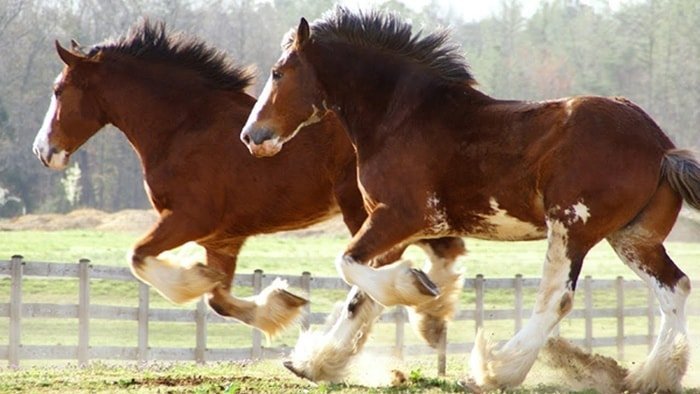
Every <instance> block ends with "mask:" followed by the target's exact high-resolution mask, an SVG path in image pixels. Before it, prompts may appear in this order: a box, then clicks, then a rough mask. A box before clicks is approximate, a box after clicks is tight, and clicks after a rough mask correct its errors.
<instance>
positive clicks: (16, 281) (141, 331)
mask: <svg viewBox="0 0 700 394" xmlns="http://www.w3.org/2000/svg"><path fill="white" fill-rule="evenodd" d="M3 276H4V277H10V279H11V286H10V299H9V303H0V318H5V317H7V318H9V324H8V329H9V333H8V334H9V335H8V344H7V346H2V345H0V360H8V364H9V365H10V366H11V367H18V366H19V365H20V361H21V360H37V359H42V360H46V359H48V360H61V359H63V360H77V361H78V363H79V364H81V365H84V364H86V363H88V362H89V361H90V360H95V359H100V360H134V361H141V362H143V361H147V360H195V361H196V362H199V363H204V362H206V361H221V360H236V359H250V358H252V359H261V358H277V357H280V356H282V355H284V354H288V353H289V351H290V350H291V349H289V348H287V347H265V346H263V341H262V335H261V333H260V332H259V331H258V330H252V338H251V346H250V347H245V348H209V347H208V346H207V325H208V324H239V323H236V322H234V321H232V320H228V319H224V318H222V317H220V316H218V315H216V314H214V313H210V312H209V310H208V308H207V306H206V304H205V303H204V301H203V300H200V302H198V303H197V306H196V309H194V310H184V309H159V308H153V307H151V306H150V299H149V287H148V286H147V285H145V284H143V283H141V282H138V283H139V285H138V286H139V298H138V305H137V306H135V307H129V306H113V305H93V304H91V302H90V280H91V279H102V280H115V281H132V282H137V280H136V279H135V278H134V277H133V276H132V274H131V271H130V270H129V269H128V268H126V267H112V266H101V265H92V264H91V263H90V261H89V260H87V259H81V260H80V261H79V262H78V264H70V263H68V264H66V263H46V262H25V261H24V260H23V258H22V256H13V257H12V259H11V260H9V261H8V260H5V261H0V277H3ZM26 277H48V278H77V279H78V281H79V295H78V303H77V304H69V305H65V304H48V303H23V301H22V283H23V281H24V279H25V278H26ZM276 277H281V278H282V279H285V280H287V281H288V282H289V284H290V286H293V287H297V288H300V289H301V290H302V292H303V293H304V294H305V296H307V297H309V299H311V293H312V289H348V288H349V287H348V286H347V285H346V284H345V283H344V282H343V281H342V280H340V279H339V278H325V277H313V276H311V274H310V273H308V272H304V273H303V274H302V275H300V276H289V275H265V274H264V273H263V272H262V271H261V270H256V271H255V272H254V273H253V274H248V275H246V274H240V275H237V276H236V278H235V280H234V286H235V287H252V288H253V292H254V294H257V293H259V292H260V291H261V290H262V289H263V288H265V287H266V286H267V285H269V284H270V283H271V282H272V280H273V279H274V278H276ZM538 284H539V279H538V278H523V277H522V275H516V276H515V277H514V278H505V279H487V278H485V277H484V276H483V275H477V276H476V277H475V278H473V279H465V280H464V291H473V292H474V300H475V301H474V305H473V308H472V309H460V310H459V311H458V312H457V313H456V315H455V317H454V320H455V321H473V322H474V327H475V329H479V328H480V327H483V325H484V322H485V321H493V320H511V321H513V323H514V330H515V331H517V330H518V329H520V328H521V327H522V325H523V316H524V315H525V312H526V310H525V308H526V307H525V302H524V297H525V296H524V293H525V291H524V290H525V289H534V288H536V287H537V286H538ZM693 285H694V286H698V282H694V283H693ZM644 287H645V286H644V284H643V283H642V282H640V281H628V280H623V279H622V278H621V277H618V278H616V279H613V280H593V279H592V278H591V277H585V278H584V279H583V281H582V284H581V286H580V287H579V288H580V291H581V290H582V292H583V297H584V308H583V309H574V310H573V311H572V312H571V313H570V314H569V316H568V317H567V319H583V320H584V326H585V335H584V338H575V339H571V341H572V342H573V343H575V344H578V345H581V346H584V347H585V348H586V349H588V350H591V349H593V348H596V347H603V346H606V347H607V346H611V347H616V348H617V353H618V358H620V359H623V358H624V350H625V346H629V345H644V344H646V345H647V346H649V347H650V348H651V346H652V345H653V343H654V340H655V332H654V331H655V323H654V321H655V317H656V315H657V314H658V312H657V309H658V308H656V306H655V300H654V297H653V295H652V294H651V293H647V302H646V306H643V307H639V306H637V307H626V306H625V291H626V290H628V289H644ZM499 289H500V290H503V289H510V290H513V294H514V300H513V308H512V309H487V308H486V307H485V305H487V304H486V303H485V297H486V295H487V290H491V291H493V290H499ZM594 290H612V291H614V292H615V297H616V303H615V304H614V305H612V306H611V307H608V308H594V307H593V291H594ZM326 316H327V314H326V313H318V312H316V313H311V311H310V309H309V308H308V307H307V308H306V309H305V311H304V315H303V317H302V320H301V324H302V327H303V328H305V329H308V328H309V327H310V326H311V325H314V324H323V323H324V321H325V319H326ZM688 316H696V317H697V316H700V308H689V310H688ZM630 317H641V318H646V319H647V333H646V334H645V335H625V318H630ZM26 318H76V319H78V344H77V346H66V345H26V344H25V345H23V344H22V335H21V334H22V321H23V319H26ZM596 318H614V319H615V320H616V326H617V331H616V335H615V336H613V337H594V335H593V319H596ZM93 320H127V321H136V322H137V330H136V335H137V336H138V340H137V346H136V347H118V346H91V345H90V322H91V321H93ZM151 322H194V323H195V326H196V331H195V332H196V333H195V335H196V341H195V347H194V348H164V347H161V348H158V347H151V346H150V345H149V337H148V335H149V323H151ZM379 322H381V323H392V324H394V325H395V342H394V344H393V346H391V347H386V346H384V347H373V350H374V351H379V352H384V353H392V354H395V355H398V356H409V355H425V354H434V353H435V350H434V349H431V348H429V347H428V346H427V345H405V344H404V337H405V335H404V325H405V323H407V322H408V318H407V313H406V311H405V310H404V308H402V307H399V308H394V309H393V310H390V311H388V312H385V313H384V314H383V315H382V316H381V317H380V318H379ZM472 346H473V344H472V343H470V342H456V343H448V340H447V335H444V336H443V338H442V340H441V344H440V346H438V350H437V357H438V372H439V373H441V374H444V372H445V364H446V354H447V353H451V354H455V353H467V352H469V350H470V349H471V347H472Z"/></svg>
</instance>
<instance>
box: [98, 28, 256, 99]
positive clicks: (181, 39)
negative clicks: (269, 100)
mask: <svg viewBox="0 0 700 394" xmlns="http://www.w3.org/2000/svg"><path fill="white" fill-rule="evenodd" d="M97 53H103V54H114V55H127V56H132V57H135V58H138V59H143V60H146V61H157V62H166V63H171V64H173V65H176V66H179V67H184V68H187V69H190V70H192V71H195V72H197V73H199V75H201V76H202V77H203V78H204V79H205V80H206V81H208V82H209V83H210V85H211V87H213V88H215V89H222V90H233V91H242V90H244V89H245V88H247V87H248V86H249V85H250V84H251V82H252V81H253V73H252V72H251V71H250V70H248V69H246V68H244V67H239V66H236V65H235V64H234V63H233V61H231V59H230V58H229V57H228V56H227V54H226V53H225V52H224V51H221V50H219V49H217V48H214V47H212V46H210V45H208V44H206V43H205V42H204V41H202V40H201V39H199V38H196V37H193V36H190V35H187V34H184V33H181V32H177V33H174V32H169V31H168V30H167V29H166V27H165V23H164V22H155V23H151V22H150V21H149V20H148V19H144V20H143V21H142V22H140V23H137V24H135V25H134V26H132V28H131V29H129V32H128V33H127V34H126V35H125V36H122V37H120V38H118V39H116V40H114V41H111V42H106V43H104V44H99V45H96V46H95V47H93V48H92V49H91V50H90V53H88V56H94V55H96V54H97Z"/></svg>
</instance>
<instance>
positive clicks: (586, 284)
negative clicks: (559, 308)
mask: <svg viewBox="0 0 700 394" xmlns="http://www.w3.org/2000/svg"><path fill="white" fill-rule="evenodd" d="M583 295H584V303H585V309H584V310H583V316H584V317H585V319H586V339H585V344H586V350H588V351H589V352H590V351H592V350H593V291H592V290H591V276H590V275H586V278H585V279H584V281H583Z"/></svg>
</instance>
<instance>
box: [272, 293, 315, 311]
mask: <svg viewBox="0 0 700 394" xmlns="http://www.w3.org/2000/svg"><path fill="white" fill-rule="evenodd" d="M277 294H278V295H279V296H280V298H281V299H282V301H284V303H285V304H287V306H289V307H290V308H299V307H302V306H304V305H306V304H308V303H309V300H307V299H305V298H302V297H299V296H298V295H296V294H292V293H290V292H289V291H287V290H285V289H279V290H278V293H277Z"/></svg>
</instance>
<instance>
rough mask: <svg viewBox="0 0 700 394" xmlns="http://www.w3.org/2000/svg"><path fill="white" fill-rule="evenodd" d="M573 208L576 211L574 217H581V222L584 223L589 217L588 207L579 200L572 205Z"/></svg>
mask: <svg viewBox="0 0 700 394" xmlns="http://www.w3.org/2000/svg"><path fill="white" fill-rule="evenodd" d="M573 208H574V212H576V217H577V218H579V219H581V221H582V222H583V224H586V222H587V221H588V218H590V217H591V212H590V210H589V209H588V207H587V206H586V205H585V204H583V202H582V201H579V202H578V203H576V205H574V206H573Z"/></svg>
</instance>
